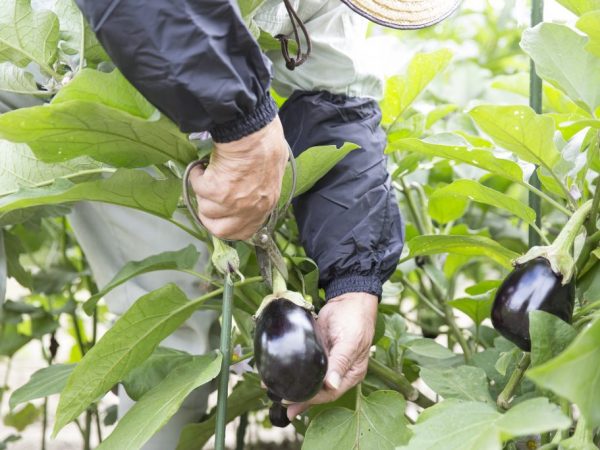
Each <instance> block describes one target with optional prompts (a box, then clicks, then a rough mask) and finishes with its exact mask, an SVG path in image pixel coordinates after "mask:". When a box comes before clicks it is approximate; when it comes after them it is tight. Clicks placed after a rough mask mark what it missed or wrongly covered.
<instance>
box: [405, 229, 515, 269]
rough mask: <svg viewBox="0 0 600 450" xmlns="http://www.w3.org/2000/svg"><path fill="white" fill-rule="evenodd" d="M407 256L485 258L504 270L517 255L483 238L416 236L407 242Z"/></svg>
mask: <svg viewBox="0 0 600 450" xmlns="http://www.w3.org/2000/svg"><path fill="white" fill-rule="evenodd" d="M408 247H409V249H410V253H409V256H410V257H415V256H426V255H437V254H441V253H450V254H455V255H465V256H487V257H489V258H491V259H492V260H494V261H496V262H497V263H499V264H501V265H502V266H504V267H506V268H510V267H512V260H513V259H515V258H517V257H518V256H519V255H518V254H517V253H515V252H513V251H512V250H509V249H507V248H505V247H503V246H501V245H500V244H498V243H497V242H496V241H494V240H492V239H490V238H487V237H484V236H462V235H456V236H443V235H425V236H417V237H415V238H413V239H411V240H410V241H409V242H408Z"/></svg>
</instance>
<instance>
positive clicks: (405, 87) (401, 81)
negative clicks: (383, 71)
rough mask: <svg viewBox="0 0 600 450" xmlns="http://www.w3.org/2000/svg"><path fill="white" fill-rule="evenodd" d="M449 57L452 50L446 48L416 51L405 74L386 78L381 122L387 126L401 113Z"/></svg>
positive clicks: (450, 57)
mask: <svg viewBox="0 0 600 450" xmlns="http://www.w3.org/2000/svg"><path fill="white" fill-rule="evenodd" d="M451 59H452V52H451V51H450V50H447V49H441V50H438V51H435V52H431V53H417V54H416V55H415V56H414V57H413V59H412V60H411V62H410V64H409V65H408V70H407V73H406V75H397V76H394V77H391V78H388V80H387V81H386V86H385V94H384V98H383V101H382V102H381V111H382V114H383V119H382V124H383V125H384V126H387V125H389V124H391V123H392V122H393V121H394V120H396V118H397V117H399V116H400V115H402V113H403V112H404V111H406V109H407V108H408V107H409V106H410V105H411V103H412V102H413V101H414V100H415V99H416V98H417V97H418V96H419V94H420V93H421V92H423V90H424V89H425V88H426V87H427V85H428V84H429V83H430V82H431V80H433V78H434V77H435V76H436V75H437V74H438V73H440V72H442V71H443V70H444V69H445V68H446V66H447V65H448V63H449V62H450V60H451Z"/></svg>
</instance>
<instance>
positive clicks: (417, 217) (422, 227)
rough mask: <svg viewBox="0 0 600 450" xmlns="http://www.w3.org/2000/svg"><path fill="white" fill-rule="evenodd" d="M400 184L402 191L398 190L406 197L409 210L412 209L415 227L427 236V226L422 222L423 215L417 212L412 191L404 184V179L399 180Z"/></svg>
mask: <svg viewBox="0 0 600 450" xmlns="http://www.w3.org/2000/svg"><path fill="white" fill-rule="evenodd" d="M399 183H400V187H401V189H398V190H400V191H401V192H402V194H403V195H404V198H406V204H407V205H408V209H410V213H411V214H412V216H413V219H414V220H415V226H416V227H417V229H418V230H419V233H421V234H427V231H426V230H425V225H424V224H423V222H422V221H421V215H420V214H419V213H418V212H417V208H416V206H415V203H414V202H413V199H412V197H411V195H410V190H409V189H408V187H407V186H406V183H404V180H403V179H402V178H400V179H399ZM397 188H398V186H397Z"/></svg>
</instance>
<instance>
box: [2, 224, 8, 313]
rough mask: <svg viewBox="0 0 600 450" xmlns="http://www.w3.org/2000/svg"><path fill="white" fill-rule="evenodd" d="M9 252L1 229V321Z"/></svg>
mask: <svg viewBox="0 0 600 450" xmlns="http://www.w3.org/2000/svg"><path fill="white" fill-rule="evenodd" d="M6 260H7V253H6V248H5V246H4V233H3V232H2V231H0V323H2V318H3V315H4V313H3V311H4V309H3V306H4V300H5V299H6V285H7V281H8V264H6Z"/></svg>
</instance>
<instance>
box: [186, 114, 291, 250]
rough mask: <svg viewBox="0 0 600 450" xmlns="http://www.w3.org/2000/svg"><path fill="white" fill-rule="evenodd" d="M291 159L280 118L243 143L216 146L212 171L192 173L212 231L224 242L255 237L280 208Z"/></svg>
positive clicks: (203, 215) (206, 223)
mask: <svg viewBox="0 0 600 450" xmlns="http://www.w3.org/2000/svg"><path fill="white" fill-rule="evenodd" d="M288 156H289V152H288V145H287V143H286V141H285V137H284V135H283V128H282V126H281V122H280V121H279V117H276V118H275V119H274V120H273V121H272V122H271V123H269V124H268V125H267V126H265V127H264V128H262V129H261V130H259V131H257V132H255V133H252V134H250V135H248V136H246V137H244V138H242V139H240V140H238V141H234V142H228V143H217V144H215V149H214V151H213V154H212V157H211V160H210V164H209V165H208V167H207V168H206V169H202V168H201V167H199V166H197V167H196V168H194V170H192V172H191V173H190V182H191V184H192V188H193V189H194V192H195V193H196V198H197V200H198V216H199V218H200V220H201V221H202V223H203V224H204V226H205V227H206V228H207V229H208V231H210V232H211V233H212V234H213V235H214V236H217V237H219V238H222V239H248V238H250V237H251V236H252V235H253V234H254V233H255V232H256V231H257V230H258V229H259V228H260V226H261V225H262V224H263V223H265V221H266V219H267V217H268V215H269V213H270V212H271V211H272V209H273V208H274V207H275V206H276V205H277V201H278V200H279V195H280V193H281V181H282V179H283V174H284V173H285V166H286V163H287V160H288Z"/></svg>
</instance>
